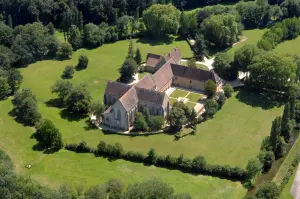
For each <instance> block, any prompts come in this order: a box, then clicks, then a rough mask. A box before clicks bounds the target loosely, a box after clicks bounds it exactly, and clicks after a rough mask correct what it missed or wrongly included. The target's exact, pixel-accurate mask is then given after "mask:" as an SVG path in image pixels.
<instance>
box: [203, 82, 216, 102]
mask: <svg viewBox="0 0 300 199" xmlns="http://www.w3.org/2000/svg"><path fill="white" fill-rule="evenodd" d="M216 90H217V85H216V83H215V82H213V81H212V80H207V81H206V82H205V84H204V92H205V94H206V95H207V97H209V98H212V97H213V96H214V95H215V93H216Z"/></svg>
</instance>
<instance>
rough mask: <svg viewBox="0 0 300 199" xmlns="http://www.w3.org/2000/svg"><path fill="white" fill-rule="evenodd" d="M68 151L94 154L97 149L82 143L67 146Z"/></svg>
mask: <svg viewBox="0 0 300 199" xmlns="http://www.w3.org/2000/svg"><path fill="white" fill-rule="evenodd" d="M65 149H66V150H69V151H75V152H77V153H94V152H95V149H93V148H92V147H89V146H87V143H86V142H85V141H81V142H80V143H79V144H74V143H73V144H66V146H65Z"/></svg>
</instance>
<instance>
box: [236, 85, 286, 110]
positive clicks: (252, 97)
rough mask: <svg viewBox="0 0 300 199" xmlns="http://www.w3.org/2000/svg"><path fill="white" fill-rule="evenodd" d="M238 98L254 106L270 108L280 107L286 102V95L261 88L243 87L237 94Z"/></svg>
mask: <svg viewBox="0 0 300 199" xmlns="http://www.w3.org/2000/svg"><path fill="white" fill-rule="evenodd" d="M236 98H237V99H238V100H239V101H240V102H242V103H245V104H247V105H250V106H252V107H261V108H262V109H265V110H268V109H272V108H274V107H280V106H281V105H283V104H284V97H283V96H280V95H276V94H274V93H269V92H265V91H260V90H253V89H246V88H244V89H241V90H240V91H239V93H238V94H237V95H236Z"/></svg>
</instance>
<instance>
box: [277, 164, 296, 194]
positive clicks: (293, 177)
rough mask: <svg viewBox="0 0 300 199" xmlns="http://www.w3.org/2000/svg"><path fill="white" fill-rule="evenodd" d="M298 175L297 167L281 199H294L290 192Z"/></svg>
mask: <svg viewBox="0 0 300 199" xmlns="http://www.w3.org/2000/svg"><path fill="white" fill-rule="evenodd" d="M296 173H297V167H296V168H295V171H294V173H293V175H292V176H291V177H290V179H289V182H288V183H287V184H286V185H285V187H284V188H283V190H282V191H281V194H280V198H281V199H294V198H293V197H292V195H291V194H290V191H291V188H292V185H293V182H294V179H295V176H296Z"/></svg>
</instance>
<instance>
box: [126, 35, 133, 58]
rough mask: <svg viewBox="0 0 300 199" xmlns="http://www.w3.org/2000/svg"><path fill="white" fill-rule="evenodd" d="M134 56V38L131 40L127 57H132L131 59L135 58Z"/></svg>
mask: <svg viewBox="0 0 300 199" xmlns="http://www.w3.org/2000/svg"><path fill="white" fill-rule="evenodd" d="M133 57H134V50H133V40H132V39H130V40H129V46H128V53H127V57H126V58H127V59H128V58H131V59H133Z"/></svg>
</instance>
